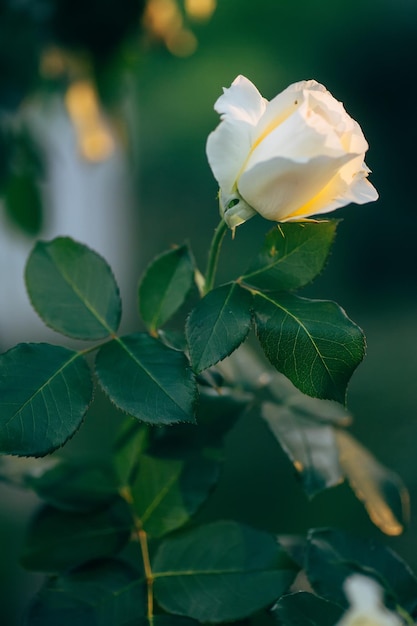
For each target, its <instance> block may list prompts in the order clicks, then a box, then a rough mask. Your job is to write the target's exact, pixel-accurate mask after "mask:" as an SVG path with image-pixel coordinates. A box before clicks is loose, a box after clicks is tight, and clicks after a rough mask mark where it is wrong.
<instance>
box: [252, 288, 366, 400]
mask: <svg viewBox="0 0 417 626" xmlns="http://www.w3.org/2000/svg"><path fill="white" fill-rule="evenodd" d="M254 308H255V319H256V332H257V335H258V337H259V341H260V342H261V345H262V348H263V350H264V352H265V354H266V356H267V357H268V359H269V360H270V361H271V363H272V365H273V366H274V367H276V368H277V370H278V371H280V372H282V373H283V374H285V376H288V378H289V379H290V380H291V382H293V383H294V385H295V386H296V387H298V388H299V389H300V390H301V391H302V392H303V393H306V394H308V395H311V396H314V397H317V398H323V399H327V400H336V401H338V402H341V403H344V402H345V398H346V388H347V384H348V382H349V379H350V377H351V376H352V374H353V372H354V370H355V369H356V367H357V366H358V365H359V363H360V362H361V361H362V359H363V357H364V354H365V341H364V336H363V333H362V331H361V330H360V328H359V327H358V326H356V324H354V323H353V322H352V321H351V320H350V319H349V318H348V317H347V316H346V314H345V312H344V311H343V310H342V309H341V308H340V307H339V306H338V305H337V304H335V303H334V302H327V301H324V300H308V299H306V298H300V297H298V296H293V295H290V294H283V293H271V294H268V295H266V294H259V295H256V296H255V304H254Z"/></svg>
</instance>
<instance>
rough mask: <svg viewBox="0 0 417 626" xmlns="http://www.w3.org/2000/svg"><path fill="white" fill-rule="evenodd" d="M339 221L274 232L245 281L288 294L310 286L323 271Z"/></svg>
mask: <svg viewBox="0 0 417 626" xmlns="http://www.w3.org/2000/svg"><path fill="white" fill-rule="evenodd" d="M336 227H337V221H335V220H332V221H323V222H316V223H286V224H280V225H279V226H278V227H275V228H274V229H273V230H271V231H270V232H269V233H268V234H267V236H266V238H265V242H264V245H263V248H262V250H261V251H260V253H259V255H258V257H257V258H256V259H255V261H254V262H253V263H252V264H251V265H250V266H249V268H248V269H247V271H246V272H245V274H244V275H243V276H242V280H243V281H244V282H246V283H248V284H250V285H253V286H254V287H257V288H259V289H263V290H265V289H271V290H274V291H278V290H279V291H288V290H292V289H298V288H299V287H302V286H304V285H306V284H307V283H309V282H310V281H311V280H313V278H315V277H316V276H317V274H319V273H320V272H321V270H322V269H323V266H324V263H325V261H326V259H327V256H328V254H329V250H330V247H331V245H332V242H333V239H334V237H335V233H336Z"/></svg>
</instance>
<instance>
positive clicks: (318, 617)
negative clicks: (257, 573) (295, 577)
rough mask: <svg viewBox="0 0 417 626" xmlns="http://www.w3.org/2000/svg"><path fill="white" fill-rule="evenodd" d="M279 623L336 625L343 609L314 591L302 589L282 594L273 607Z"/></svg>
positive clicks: (303, 625)
mask: <svg viewBox="0 0 417 626" xmlns="http://www.w3.org/2000/svg"><path fill="white" fill-rule="evenodd" d="M272 615H273V616H274V617H275V618H276V619H277V622H278V624H280V625H282V624H284V625H285V626H334V625H335V624H337V623H338V621H339V620H340V618H341V617H342V615H343V609H342V608H341V607H340V606H338V605H337V604H334V603H333V602H329V601H328V600H325V599H324V598H320V597H319V596H316V595H314V594H312V593H307V592H305V591H301V592H298V593H289V594H288V595H285V596H282V598H280V599H279V600H278V602H277V603H276V605H275V606H274V608H273V609H272Z"/></svg>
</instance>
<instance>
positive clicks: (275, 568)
mask: <svg viewBox="0 0 417 626" xmlns="http://www.w3.org/2000/svg"><path fill="white" fill-rule="evenodd" d="M153 571H154V575H155V583H154V589H155V594H156V597H157V600H158V602H159V604H160V605H161V606H162V607H163V608H164V609H165V610H166V611H169V612H171V613H174V614H179V615H186V616H188V617H193V618H194V619H197V620H199V621H202V622H211V623H218V622H226V621H234V620H238V619H243V618H245V617H248V616H249V615H252V614H253V613H254V612H256V611H258V610H259V609H261V608H263V607H265V606H268V605H269V604H271V603H272V602H274V600H276V599H277V598H279V597H280V596H281V595H282V594H283V593H284V592H285V591H286V589H287V588H288V586H289V585H290V584H291V582H292V580H293V579H294V576H295V574H296V569H295V566H294V564H293V563H292V562H291V561H290V560H289V559H288V557H287V556H286V555H285V553H284V552H283V550H282V549H281V548H280V546H279V545H278V543H277V541H276V539H275V538H274V537H273V536H272V535H268V534H267V533H264V532H260V531H257V530H254V529H252V528H249V527H247V526H243V525H242V524H238V523H236V522H215V523H213V524H208V525H206V526H201V527H200V528H196V529H193V530H191V531H188V532H184V533H182V534H181V535H180V536H179V537H174V538H172V539H166V540H165V541H164V542H162V544H161V545H160V546H159V548H158V550H157V553H156V555H155V558H154V562H153Z"/></svg>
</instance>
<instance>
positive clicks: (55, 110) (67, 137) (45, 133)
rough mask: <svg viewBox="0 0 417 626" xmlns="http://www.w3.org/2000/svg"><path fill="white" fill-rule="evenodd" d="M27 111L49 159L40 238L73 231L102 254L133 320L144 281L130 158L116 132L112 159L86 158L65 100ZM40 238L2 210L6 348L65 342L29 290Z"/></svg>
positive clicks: (0, 331)
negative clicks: (28, 268)
mask: <svg viewBox="0 0 417 626" xmlns="http://www.w3.org/2000/svg"><path fill="white" fill-rule="evenodd" d="M26 115H27V119H28V121H29V125H30V128H31V131H32V132H33V134H34V137H35V138H36V139H37V141H38V142H39V145H40V146H41V147H42V148H43V151H44V155H45V162H46V172H47V179H46V182H45V185H44V188H43V197H44V213H45V220H44V228H43V231H42V233H41V234H40V236H39V238H40V239H42V240H50V239H52V238H54V237H56V236H70V237H73V238H74V239H76V240H78V241H80V242H82V243H85V244H86V245H88V246H89V247H90V248H92V249H93V250H95V251H97V252H99V253H100V254H101V255H102V256H103V257H104V258H105V259H106V260H107V261H108V262H109V264H110V265H111V267H112V269H113V271H114V273H115V276H116V279H117V282H118V284H119V287H120V290H121V294H122V298H123V303H124V311H125V317H124V319H125V320H126V317H129V313H130V317H131V316H132V312H134V310H135V288H136V283H137V278H138V277H137V263H136V259H137V254H136V252H135V251H137V250H138V241H137V237H138V227H137V218H136V216H137V210H135V209H136V207H134V200H133V198H134V193H133V183H132V176H131V172H130V164H129V162H128V158H127V156H126V154H125V152H124V150H123V149H122V148H121V146H120V144H119V143H118V140H117V138H116V136H115V135H114V133H112V139H113V149H112V150H111V154H109V156H108V157H107V158H104V159H103V160H97V161H96V162H92V161H88V160H86V159H85V158H83V157H82V156H81V155H80V146H79V136H77V132H76V128H75V127H74V125H73V123H72V122H71V120H70V119H69V117H68V115H67V111H66V109H65V106H64V102H63V100H62V99H61V98H56V99H55V100H52V101H51V100H49V101H48V103H47V105H43V106H42V107H32V109H31V110H30V111H28V112H27V113H26ZM34 243H35V240H31V239H30V238H28V237H27V236H25V235H23V234H22V233H21V232H19V231H18V229H17V228H15V227H14V226H13V225H11V224H10V223H9V221H8V219H7V218H6V217H5V214H4V211H0V346H1V348H2V350H4V349H6V348H8V347H10V346H12V345H14V344H15V343H18V342H21V341H45V340H46V341H52V342H58V343H59V342H60V341H61V337H60V336H59V335H57V334H56V333H53V332H52V331H49V330H48V329H46V327H45V326H44V324H43V323H42V322H41V321H40V319H39V318H38V316H37V314H36V313H35V312H34V310H33V309H32V307H31V305H30V302H29V299H28V296H27V294H26V290H25V286H24V266H25V263H26V259H27V257H28V254H29V252H30V250H31V249H32V247H33V245H34ZM126 313H128V315H127V316H126ZM125 323H126V322H125ZM127 324H128V325H129V323H128V322H127Z"/></svg>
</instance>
